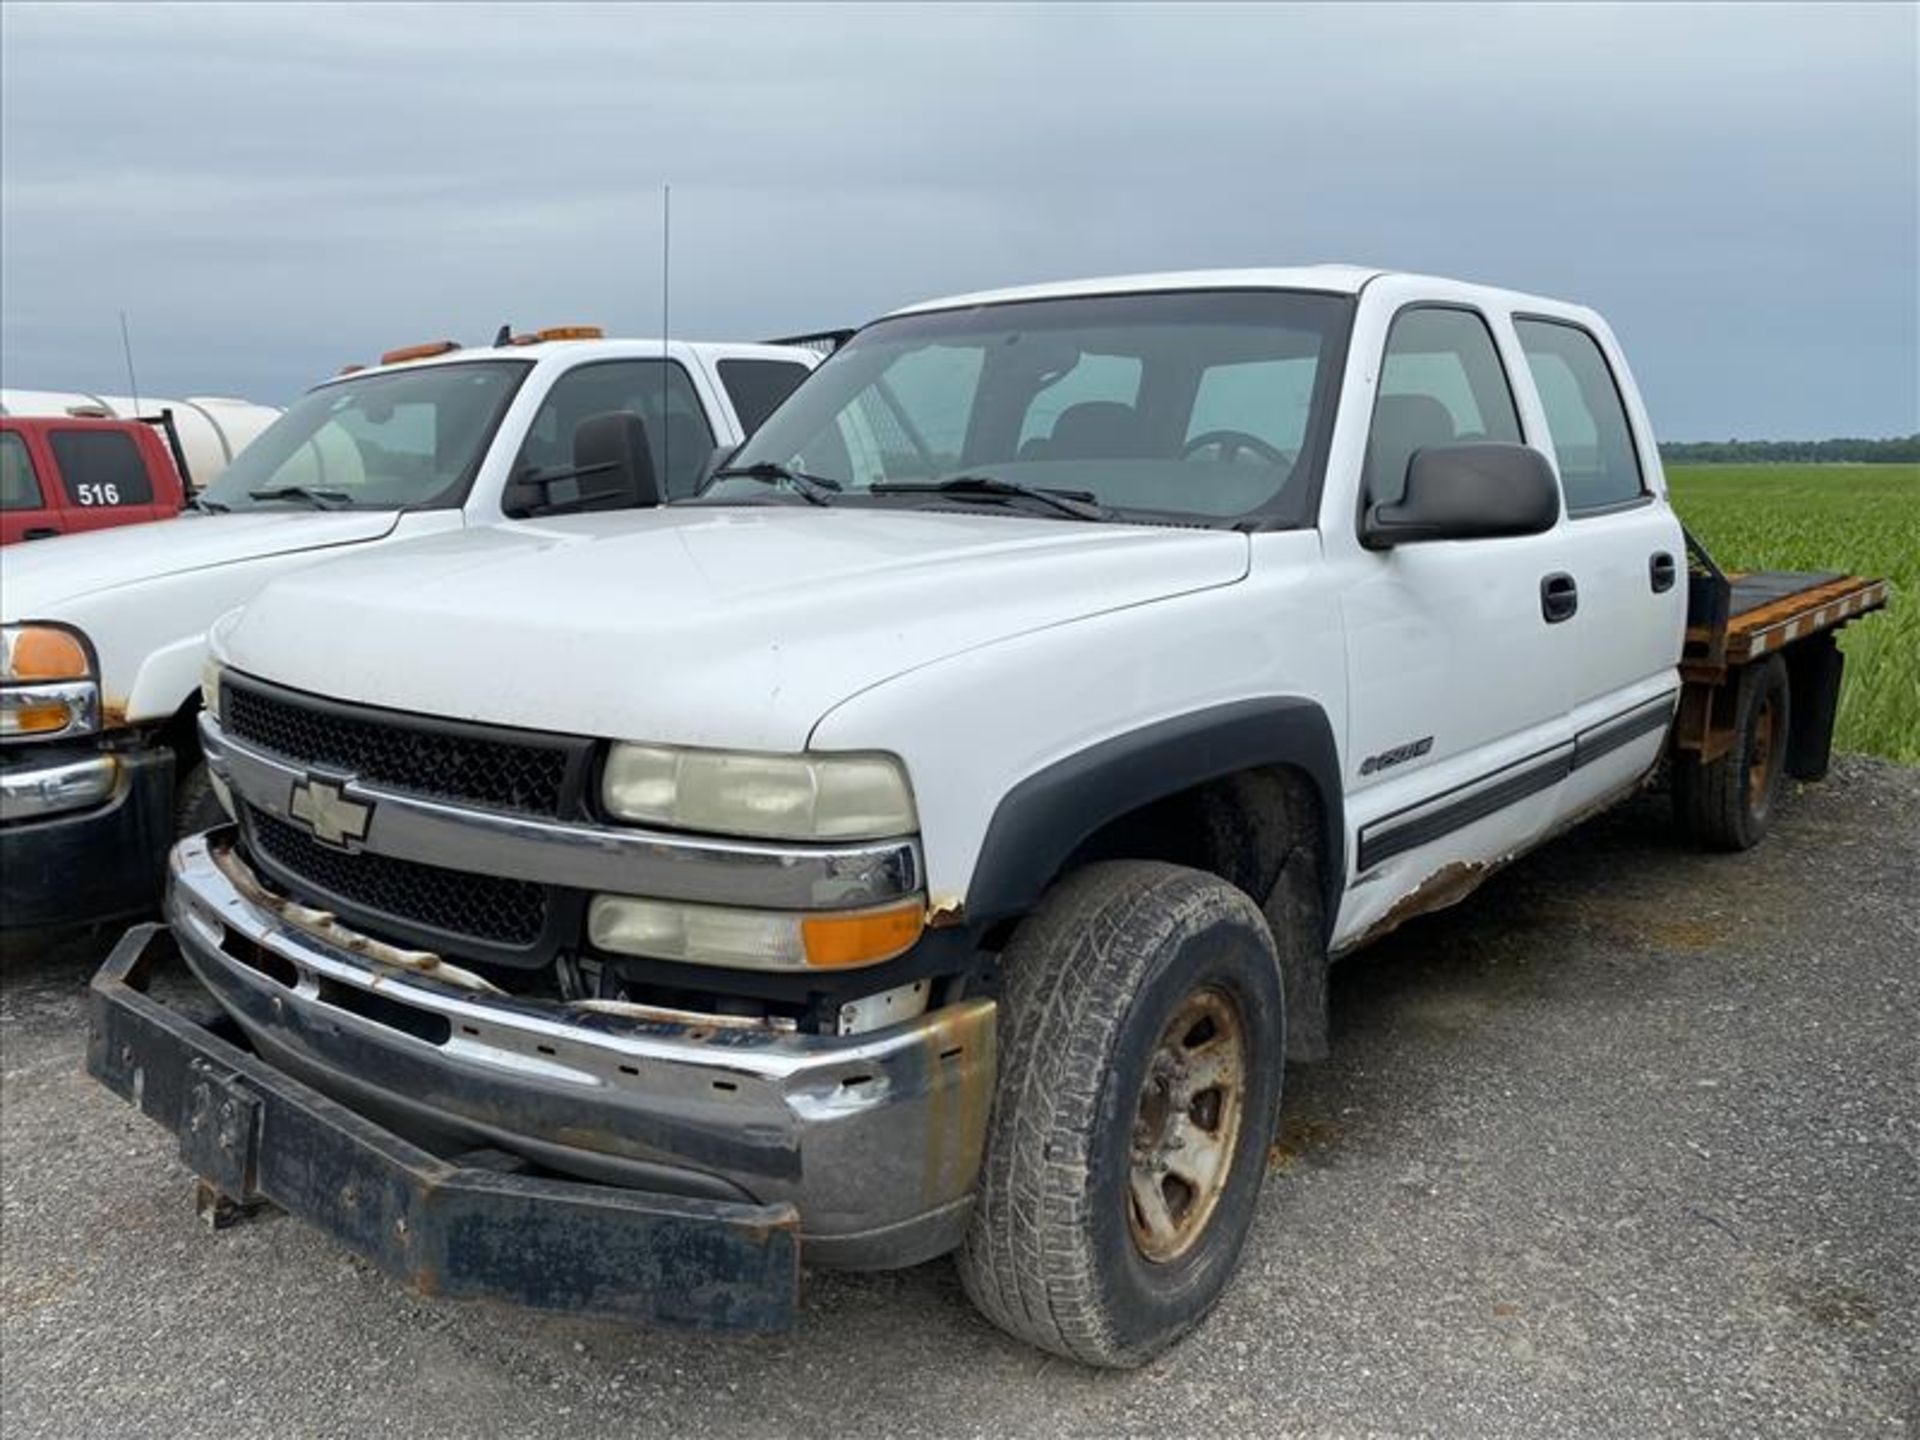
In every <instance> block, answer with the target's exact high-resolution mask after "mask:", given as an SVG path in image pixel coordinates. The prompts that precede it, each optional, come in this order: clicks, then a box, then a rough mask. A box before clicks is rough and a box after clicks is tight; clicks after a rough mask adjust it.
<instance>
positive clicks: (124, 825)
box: [0, 744, 173, 930]
mask: <svg viewBox="0 0 1920 1440" xmlns="http://www.w3.org/2000/svg"><path fill="white" fill-rule="evenodd" d="M11 750H12V747H9V751H10V752H11ZM22 750H23V751H24V753H21V754H14V753H9V754H8V755H7V756H6V757H5V764H4V768H0V786H3V787H4V791H5V797H6V800H7V802H8V803H7V805H6V807H5V808H6V809H7V811H8V813H9V815H10V816H11V817H13V818H10V819H9V820H8V821H7V822H6V823H4V824H0V930H35V929H41V928H50V927H53V926H59V925H72V924H79V923H81V922H85V921H97V920H110V919H116V918H119V917H122V916H127V915H138V914H141V913H144V912H148V911H151V910H152V909H153V907H154V905H155V904H156V903H157V902H158V901H159V899H160V890H161V882H162V879H163V878H164V876H165V874H166V853H167V846H168V845H169V844H170V843H171V842H172V839H173V754H172V752H171V751H169V750H165V749H153V750H124V751H115V752H111V753H109V752H105V751H102V750H99V749H96V748H95V747H94V746H92V745H91V744H89V745H85V746H81V747H78V748H76V747H73V746H59V747H54V746H46V747H40V746H33V747H22ZM101 764H109V765H111V766H113V767H114V768H115V769H117V771H118V774H117V777H116V778H115V779H114V781H113V784H112V788H111V790H110V791H109V793H108V795H107V797H106V800H105V802H104V803H101V804H95V805H91V806H89V807H87V808H83V809H72V810H67V809H63V808H60V796H61V794H62V791H63V789H65V788H66V787H69V786H72V785H73V784H74V783H75V782H76V780H84V779H85V778H87V774H88V772H90V771H92V770H93V769H94V768H95V767H97V766H99V765H101ZM49 809H50V810H51V811H52V813H36V812H44V811H46V810H49Z"/></svg>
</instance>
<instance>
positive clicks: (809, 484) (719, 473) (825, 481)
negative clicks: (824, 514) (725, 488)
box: [708, 460, 842, 505]
mask: <svg viewBox="0 0 1920 1440" xmlns="http://www.w3.org/2000/svg"><path fill="white" fill-rule="evenodd" d="M736 476H737V477H740V478H742V479H746V480H764V481H766V482H767V483H768V484H769V485H778V484H781V483H782V482H784V483H786V484H788V485H791V486H792V487H793V488H794V489H795V490H797V491H798V492H799V493H800V495H801V497H802V498H803V499H805V500H806V501H807V503H808V504H810V505H825V504H828V503H829V501H828V499H827V497H828V496H829V495H835V494H838V493H839V491H840V490H841V488H842V487H841V484H840V482H839V481H838V480H832V479H829V478H828V477H827V476H825V475H809V474H807V473H806V471H804V470H795V469H793V468H792V467H791V466H789V465H776V464H774V463H773V462H772V461H771V460H762V461H761V462H760V463H759V464H757V465H728V466H724V467H723V468H721V469H719V470H716V471H714V472H713V474H712V475H711V476H710V477H708V478H709V479H713V480H731V479H733V478H735V477H736Z"/></svg>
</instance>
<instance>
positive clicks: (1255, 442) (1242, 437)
mask: <svg viewBox="0 0 1920 1440" xmlns="http://www.w3.org/2000/svg"><path fill="white" fill-rule="evenodd" d="M1210 445H1217V446H1219V447H1220V462H1221V463H1222V464H1223V465H1230V464H1232V463H1233V462H1234V460H1235V459H1237V458H1238V457H1239V455H1240V452H1241V451H1243V450H1245V451H1248V452H1250V453H1252V454H1254V455H1258V456H1259V457H1261V458H1262V459H1263V460H1265V461H1267V462H1268V463H1269V464H1271V465H1275V466H1278V467H1280V468H1282V469H1287V468H1291V466H1292V465H1293V457H1292V456H1291V455H1289V454H1287V452H1286V451H1284V450H1282V449H1281V448H1280V447H1279V446H1277V445H1269V444H1268V443H1267V442H1266V441H1264V440H1262V439H1261V438H1260V437H1259V436H1258V435H1249V434H1248V433H1247V432H1246V431H1244V430H1205V431H1202V432H1201V433H1200V434H1198V435H1196V436H1194V437H1193V438H1192V439H1191V440H1189V441H1187V443H1186V444H1184V445H1182V446H1181V447H1180V458H1181V459H1182V460H1191V459H1192V458H1193V457H1194V456H1195V455H1196V454H1198V453H1199V452H1200V451H1202V450H1205V449H1206V448H1207V447H1208V446H1210Z"/></svg>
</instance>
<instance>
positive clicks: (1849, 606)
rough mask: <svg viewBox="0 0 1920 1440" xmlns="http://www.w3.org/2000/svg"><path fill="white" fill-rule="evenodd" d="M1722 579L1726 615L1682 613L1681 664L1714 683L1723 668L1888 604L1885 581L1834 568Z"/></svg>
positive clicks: (1691, 675) (1692, 677)
mask: <svg viewBox="0 0 1920 1440" xmlns="http://www.w3.org/2000/svg"><path fill="white" fill-rule="evenodd" d="M1725 578H1726V582H1727V591H1728V593H1727V601H1728V603H1727V614H1726V617H1725V619H1724V621H1722V622H1721V623H1720V624H1718V625H1716V624H1715V623H1714V617H1713V616H1712V615H1711V614H1710V613H1709V614H1708V615H1706V616H1702V617H1696V616H1695V615H1694V614H1693V613H1692V610H1691V608H1690V609H1689V613H1688V616H1687V619H1688V624H1687V643H1686V650H1685V652H1684V654H1683V655H1682V658H1681V667H1682V669H1683V671H1684V672H1685V674H1686V678H1687V679H1689V680H1700V681H1703V682H1706V683H1709V684H1711V683H1715V682H1717V681H1719V680H1722V679H1724V678H1725V677H1726V673H1727V671H1728V670H1729V669H1730V668H1732V667H1734V666H1738V665H1744V664H1746V662H1747V661H1749V660H1752V659H1754V658H1755V657H1756V656H1760V655H1769V654H1772V653H1773V652H1774V651H1776V650H1779V649H1781V648H1783V647H1784V646H1786V645H1788V644H1790V643H1792V642H1793V641H1795V640H1798V639H1800V638H1802V637H1803V636H1807V635H1813V634H1817V633H1819V632H1820V631H1822V630H1838V629H1839V628H1840V627H1841V626H1843V625H1845V624H1846V623H1847V622H1848V621H1849V620H1853V619H1857V618H1858V617H1859V616H1861V615H1865V614H1866V613H1867V612H1868V611H1870V610H1879V609H1883V608H1884V607H1885V606H1886V603H1887V582H1886V581H1884V580H1869V579H1866V578H1864V577H1863V576H1859V575H1842V574H1838V573H1837V572H1831V571H1829V572H1826V573H1808V572H1802V571H1793V570H1764V571H1760V572H1757V573H1755V574H1750V575H1741V574H1734V575H1729V576H1727V577H1725Z"/></svg>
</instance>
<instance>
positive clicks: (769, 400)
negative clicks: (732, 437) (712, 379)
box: [715, 360, 807, 435]
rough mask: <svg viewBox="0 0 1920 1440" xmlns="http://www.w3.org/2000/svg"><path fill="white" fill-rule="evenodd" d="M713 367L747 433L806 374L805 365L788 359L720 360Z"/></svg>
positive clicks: (757, 426)
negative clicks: (718, 373)
mask: <svg viewBox="0 0 1920 1440" xmlns="http://www.w3.org/2000/svg"><path fill="white" fill-rule="evenodd" d="M715 368H717V369H718V370H719V372H720V383H721V384H722V385H723V386H725V387H726V391H727V398H728V399H729V400H731V401H732V402H733V413H734V414H736V415H738V416H739V417H740V428H741V430H743V431H744V432H745V433H747V434H748V435H751V434H752V433H753V432H754V431H756V430H758V429H759V428H760V422H761V421H763V420H765V419H766V418H767V416H769V415H771V414H772V413H773V412H774V411H776V410H778V409H779V408H780V402H781V401H782V400H784V399H786V398H787V396H789V395H791V394H792V393H793V389H794V386H796V385H798V384H799V383H800V382H801V381H802V380H804V379H806V378H807V367H806V366H804V365H798V364H795V363H794V362H793V361H791V360H722V361H721V362H720V363H719V365H718V366H717V367H715Z"/></svg>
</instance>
